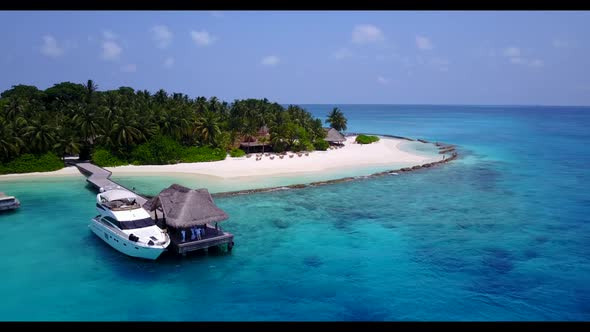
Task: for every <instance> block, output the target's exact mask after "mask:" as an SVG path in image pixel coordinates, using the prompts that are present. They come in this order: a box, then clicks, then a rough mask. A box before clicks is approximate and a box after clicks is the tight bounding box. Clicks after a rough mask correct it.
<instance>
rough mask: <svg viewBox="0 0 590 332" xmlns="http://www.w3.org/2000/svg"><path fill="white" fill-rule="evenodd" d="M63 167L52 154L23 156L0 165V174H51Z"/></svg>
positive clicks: (62, 163) (60, 161) (61, 162)
mask: <svg viewBox="0 0 590 332" xmlns="http://www.w3.org/2000/svg"><path fill="white" fill-rule="evenodd" d="M63 167H64V162H63V160H61V158H59V157H58V156H57V155H55V154H54V153H53V152H48V153H46V154H44V155H41V156H35V155H32V154H23V155H22V156H20V157H18V158H16V159H14V160H12V161H10V162H8V163H6V164H0V174H12V173H31V172H51V171H57V170H58V169H62V168H63Z"/></svg>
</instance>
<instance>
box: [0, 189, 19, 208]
mask: <svg viewBox="0 0 590 332" xmlns="http://www.w3.org/2000/svg"><path fill="white" fill-rule="evenodd" d="M19 206H20V202H19V200H18V199H16V197H14V196H8V195H6V194H5V193H3V192H0V211H1V210H12V209H16V208H17V207H19Z"/></svg>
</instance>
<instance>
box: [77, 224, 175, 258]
mask: <svg viewBox="0 0 590 332" xmlns="http://www.w3.org/2000/svg"><path fill="white" fill-rule="evenodd" d="M88 227H90V229H91V230H92V232H93V233H94V234H96V236H98V237H99V238H101V239H102V240H103V241H104V242H106V243H107V244H108V245H110V246H111V247H113V248H114V249H116V250H118V251H119V252H121V253H123V254H125V255H128V256H132V257H137V258H144V259H152V260H155V259H157V258H158V257H160V255H161V254H162V253H163V252H164V251H166V248H164V247H154V246H151V247H146V246H142V245H140V244H138V243H137V242H134V241H131V240H129V239H127V238H123V237H121V236H120V235H119V234H117V233H115V232H113V231H112V230H110V229H108V228H107V227H103V226H101V225H100V224H97V222H95V221H94V220H93V221H92V223H90V225H88Z"/></svg>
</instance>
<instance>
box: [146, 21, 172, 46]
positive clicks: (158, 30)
mask: <svg viewBox="0 0 590 332" xmlns="http://www.w3.org/2000/svg"><path fill="white" fill-rule="evenodd" d="M151 32H152V38H153V39H154V41H155V42H156V46H157V47H158V48H166V47H168V46H170V43H172V36H173V35H172V31H170V29H168V27H167V26H165V25H156V26H155V27H152V29H151Z"/></svg>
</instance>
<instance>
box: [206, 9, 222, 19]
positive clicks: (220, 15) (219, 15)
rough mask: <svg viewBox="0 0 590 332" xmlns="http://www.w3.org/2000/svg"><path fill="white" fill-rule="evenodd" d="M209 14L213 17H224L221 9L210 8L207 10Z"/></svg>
mask: <svg viewBox="0 0 590 332" xmlns="http://www.w3.org/2000/svg"><path fill="white" fill-rule="evenodd" d="M209 14H211V16H213V17H215V18H223V17H225V14H224V13H223V12H221V11H218V10H212V11H210V12H209Z"/></svg>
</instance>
